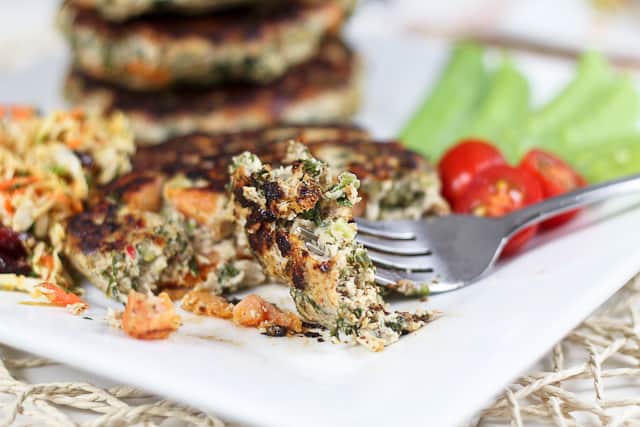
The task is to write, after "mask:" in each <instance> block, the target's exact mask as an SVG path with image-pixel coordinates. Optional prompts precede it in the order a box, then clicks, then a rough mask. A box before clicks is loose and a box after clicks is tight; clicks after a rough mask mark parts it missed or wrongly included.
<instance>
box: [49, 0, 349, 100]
mask: <svg viewBox="0 0 640 427" xmlns="http://www.w3.org/2000/svg"><path fill="white" fill-rule="evenodd" d="M346 14H347V10H346V8H345V7H344V5H342V4H340V3H339V2H337V1H332V0H327V1H323V2H317V3H314V4H303V3H298V2H293V3H290V4H283V5H279V7H273V8H269V7H265V8H257V9H246V10H245V9H233V10H228V11H219V12H217V13H215V14H203V15H197V16H172V15H152V16H145V17H142V18H136V19H133V20H130V21H127V22H121V23H113V22H108V21H105V20H104V19H103V18H102V17H101V16H100V14H99V13H97V12H96V11H95V10H92V9H89V8H87V7H82V6H79V5H78V4H77V3H75V2H73V1H72V0H67V1H66V2H64V3H63V5H62V8H61V10H60V13H59V15H58V22H59V25H60V28H61V30H62V31H63V33H64V34H65V36H66V37H67V39H68V40H69V42H70V43H71V46H72V49H73V57H74V62H75V64H76V66H77V67H78V68H80V69H81V70H82V71H84V72H85V73H86V74H88V75H91V76H93V77H95V78H99V79H104V80H109V81H112V82H115V83H117V84H119V85H121V86H125V87H129V88H133V89H138V90H151V89H160V88H166V87H169V86H171V85H174V84H176V83H191V84H210V83H214V82H221V81H230V80H234V81H253V82H260V83H266V82H269V81H273V80H275V79H276V78H278V77H280V76H281V75H283V74H284V73H285V71H286V70H287V69H288V68H290V67H292V66H293V65H296V64H299V63H302V62H304V61H306V60H307V59H309V58H311V57H312V56H313V55H314V54H315V53H316V51H317V49H318V46H319V45H320V42H321V40H322V39H323V38H324V37H325V36H326V35H327V34H330V33H333V32H335V31H336V30H337V29H338V28H339V27H340V26H341V24H342V22H343V21H344V18H345V15H346Z"/></svg>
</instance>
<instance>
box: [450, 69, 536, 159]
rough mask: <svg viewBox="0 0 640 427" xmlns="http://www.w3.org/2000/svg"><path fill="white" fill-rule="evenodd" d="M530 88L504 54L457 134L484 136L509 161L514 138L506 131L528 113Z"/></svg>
mask: <svg viewBox="0 0 640 427" xmlns="http://www.w3.org/2000/svg"><path fill="white" fill-rule="evenodd" d="M529 101H530V88H529V82H528V81H527V79H526V77H525V76H524V75H523V74H522V73H521V72H520V71H519V70H518V69H517V68H516V67H515V66H514V64H513V62H512V61H511V60H510V59H509V58H507V57H504V58H503V60H502V63H501V64H500V67H499V68H498V70H496V71H495V72H494V73H493V75H492V78H491V81H490V83H489V89H488V91H487V95H486V97H485V98H484V99H483V100H482V102H481V104H480V106H479V108H478V110H477V112H476V114H475V115H474V117H473V118H472V120H471V122H470V124H469V125H468V126H467V127H466V129H465V130H464V131H463V132H461V134H460V136H464V137H478V138H484V139H487V140H489V141H490V142H493V143H494V144H495V145H497V146H498V147H499V148H500V149H501V151H502V152H503V154H504V155H505V157H506V158H507V159H508V160H510V161H517V159H516V158H515V155H516V150H515V149H514V146H513V144H514V141H513V139H511V138H508V137H507V136H506V135H507V134H508V133H509V131H510V130H511V129H513V128H518V127H519V126H522V123H523V121H524V120H525V118H526V117H527V114H528V113H529Z"/></svg>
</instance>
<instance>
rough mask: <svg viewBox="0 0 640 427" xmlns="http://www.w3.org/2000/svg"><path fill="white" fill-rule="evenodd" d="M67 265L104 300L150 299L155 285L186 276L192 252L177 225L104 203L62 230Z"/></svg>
mask: <svg viewBox="0 0 640 427" xmlns="http://www.w3.org/2000/svg"><path fill="white" fill-rule="evenodd" d="M67 234H68V239H67V242H66V248H65V253H66V255H67V257H68V258H69V259H70V260H71V263H72V264H73V265H74V266H75V267H76V268H77V269H78V270H79V271H80V272H81V273H82V274H83V275H84V276H86V277H87V278H88V279H89V280H90V281H91V282H92V283H93V284H94V285H96V286H97V287H98V288H100V289H101V290H103V291H104V292H106V294H107V295H108V296H110V297H113V298H115V299H118V300H120V301H122V302H124V301H126V299H127V295H128V294H129V292H130V291H132V290H134V291H138V292H142V293H150V292H152V291H154V290H155V289H156V288H157V286H158V284H159V283H171V282H179V281H181V280H183V278H184V277H185V276H188V275H190V274H191V270H190V264H191V261H192V258H193V250H192V248H191V246H190V245H189V240H188V237H187V235H186V233H185V231H184V230H183V229H182V227H181V226H180V225H179V224H174V223H172V222H170V221H167V220H165V219H164V218H163V217H161V216H160V215H158V214H155V213H153V212H144V211H139V210H133V209H129V208H128V207H126V206H118V205H116V204H112V203H108V202H104V203H101V204H98V205H96V206H93V207H90V208H89V209H87V210H86V211H84V212H82V213H80V214H77V215H75V216H74V217H72V218H71V219H70V220H69V223H68V226H67Z"/></svg>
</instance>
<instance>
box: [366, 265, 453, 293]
mask: <svg viewBox="0 0 640 427" xmlns="http://www.w3.org/2000/svg"><path fill="white" fill-rule="evenodd" d="M403 279H404V280H410V281H412V282H414V283H416V284H418V285H420V284H422V285H427V287H428V288H429V295H435V294H441V293H444V292H451V291H454V290H456V289H460V288H461V287H463V286H464V285H465V284H464V282H459V281H458V282H439V277H438V275H437V274H436V273H406V272H402V271H399V270H389V269H386V268H381V267H377V268H376V276H375V280H376V283H377V284H378V285H380V286H384V287H388V286H393V285H395V284H396V283H397V282H398V281H399V280H403Z"/></svg>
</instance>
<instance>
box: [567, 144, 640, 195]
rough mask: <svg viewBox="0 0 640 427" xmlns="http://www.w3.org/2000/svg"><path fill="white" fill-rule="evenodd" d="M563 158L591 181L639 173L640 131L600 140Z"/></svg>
mask: <svg viewBox="0 0 640 427" xmlns="http://www.w3.org/2000/svg"><path fill="white" fill-rule="evenodd" d="M565 160H567V161H568V162H569V163H570V164H571V165H572V166H573V167H574V168H576V170H577V171H579V172H580V173H581V174H582V175H583V176H584V177H585V178H586V179H587V181H589V182H591V183H596V182H602V181H608V180H610V179H615V178H620V177H622V176H625V175H630V174H635V173H640V133H637V132H636V133H633V134H629V135H625V136H620V137H618V138H616V139H610V140H605V141H601V142H600V143H599V144H597V145H594V146H593V147H591V148H590V149H588V150H581V151H576V152H575V153H573V154H572V155H571V156H567V157H565Z"/></svg>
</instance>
